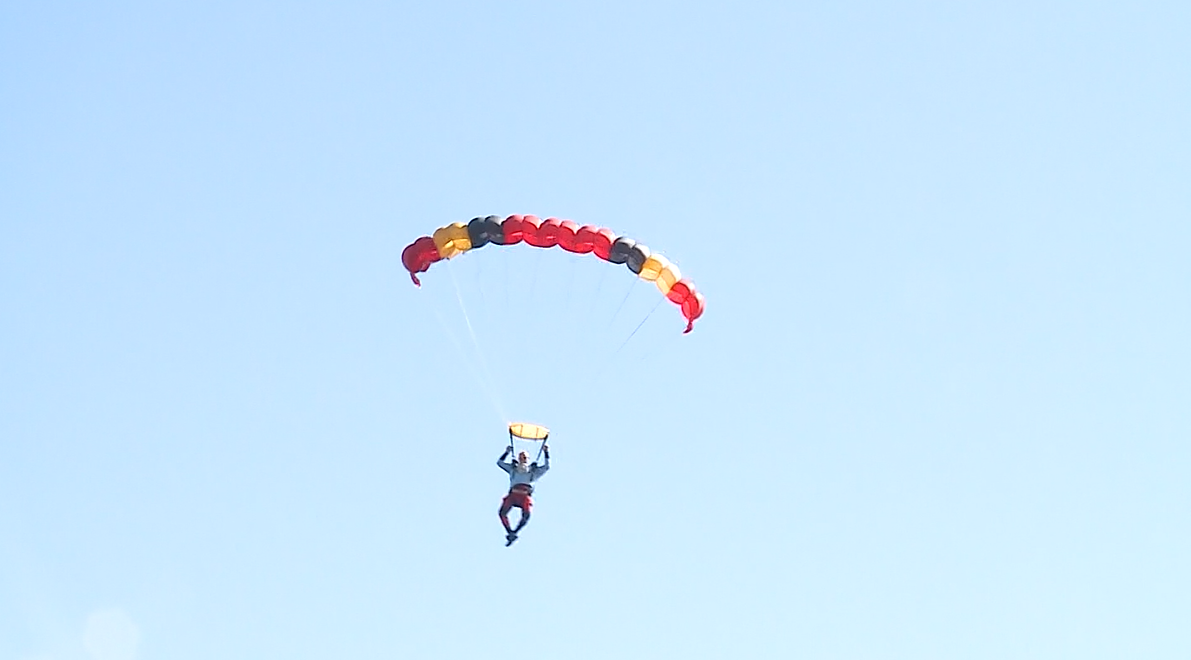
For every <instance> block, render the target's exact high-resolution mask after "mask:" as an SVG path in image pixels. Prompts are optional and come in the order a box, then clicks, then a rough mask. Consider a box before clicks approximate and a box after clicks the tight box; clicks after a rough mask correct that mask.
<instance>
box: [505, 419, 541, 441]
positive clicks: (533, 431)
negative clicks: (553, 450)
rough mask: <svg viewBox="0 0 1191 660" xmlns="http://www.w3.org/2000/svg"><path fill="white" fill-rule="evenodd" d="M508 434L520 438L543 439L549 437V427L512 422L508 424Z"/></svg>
mask: <svg viewBox="0 0 1191 660" xmlns="http://www.w3.org/2000/svg"><path fill="white" fill-rule="evenodd" d="M509 435H512V436H516V437H518V438H521V439H522V440H545V439H546V438H548V437H550V429H548V428H546V427H545V426H538V425H537V424H528V423H526V422H513V423H512V424H509Z"/></svg>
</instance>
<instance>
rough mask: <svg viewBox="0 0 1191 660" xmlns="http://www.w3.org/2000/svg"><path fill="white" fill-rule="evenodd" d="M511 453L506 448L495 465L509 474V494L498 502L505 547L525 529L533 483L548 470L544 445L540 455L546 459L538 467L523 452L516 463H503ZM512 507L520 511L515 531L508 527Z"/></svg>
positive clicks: (546, 449) (545, 446)
mask: <svg viewBox="0 0 1191 660" xmlns="http://www.w3.org/2000/svg"><path fill="white" fill-rule="evenodd" d="M511 453H513V445H509V446H508V447H506V448H505V453H503V454H501V455H500V458H498V459H496V465H497V466H498V467H500V469H502V470H504V471H505V472H508V473H509V492H508V494H507V495H505V496H504V499H503V500H501V502H500V524H502V525H504V527H505V532H506V535H505V541H506V542H505V547H508V546H510V545H513V541H516V540H517V534H518V532H520V531H521V528H523V527H525V523H527V522H529V514H530V510H531V509H533V497H532V495H533V482H535V481H537V480H538V479H540V478H541V477H542V475H543V474H546V471H547V470H549V469H550V447H549V446H547V445H545V444H543V445H542V454H543V455H544V456H545V457H546V461H545V463H543V464H542V465H538V464H537V463H536V462H534V463H532V464H530V462H529V454H526V453H525V452H521V453H520V454H517V461H516V462H514V461H508V462H505V458H507V457H508V456H509V454H511ZM513 507H517V508H518V509H521V520H520V521H519V522H518V523H517V528H516V529H513V528H512V527H510V526H509V511H510V510H512V508H513Z"/></svg>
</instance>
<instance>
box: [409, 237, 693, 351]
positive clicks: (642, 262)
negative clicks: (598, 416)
mask: <svg viewBox="0 0 1191 660" xmlns="http://www.w3.org/2000/svg"><path fill="white" fill-rule="evenodd" d="M490 243H491V244H495V245H516V244H518V243H525V244H526V245H529V246H531V247H538V248H552V247H556V246H557V247H561V248H562V249H564V250H566V251H567V252H574V253H577V254H588V253H591V254H594V255H595V256H597V257H599V258H600V259H603V260H604V261H607V262H609V263H613V264H624V265H625V266H626V267H627V268H628V269H629V271H631V272H632V273H633V274H634V275H636V276H637V277H640V278H641V279H643V280H646V281H649V282H653V283H654V284H655V285H656V286H657V288H658V290H659V291H661V292H662V295H664V296H666V298H667V299H668V300H670V302H672V303H674V304H675V305H678V307H679V309H681V310H682V315H683V317H685V318H686V321H687V326H686V330H684V331H683V332H684V333H686V332H690V331H691V330H692V329H694V327H695V320H696V319H698V318H699V317H700V316H702V315H703V309H704V306H705V305H704V300H703V294H701V293H699V292H698V291H696V290H695V285H694V284H693V283H692V282H691V281H690V280H688V279H685V278H683V277H682V273H681V272H679V270H678V266H676V265H674V264H673V263H671V262H670V260H669V259H667V258H666V257H664V256H662V255H661V254H660V253H657V252H653V251H651V250H650V249H649V248H648V247H646V246H644V245H642V244H640V243H638V242H636V241H634V240H633V239H631V238H625V237H623V236H617V235H616V234H615V233H614V232H613V231H612V230H611V229H607V228H604V227H596V226H594V225H583V226H579V225H578V224H576V223H574V222H572V221H570V220H559V219H558V218H546V219H545V220H541V219H539V218H538V217H537V216H533V215H525V216H522V215H510V216H509V217H507V218H504V219H503V220H502V219H501V218H500V216H495V215H490V216H488V217H486V218H474V219H472V221H471V222H469V223H467V224H464V223H462V222H455V223H452V224H449V225H447V226H445V227H439V228H438V229H437V230H435V232H434V234H433V235H432V236H423V237H421V238H419V239H418V240H416V241H414V242H413V243H410V244H409V245H408V246H406V248H405V250H404V251H402V253H401V263H402V264H403V265H404V266H405V269H406V270H408V271H409V276H410V279H412V280H413V282H414V284H415V285H418V286H421V285H422V283H421V281H419V280H418V273H424V272H426V271H427V270H429V268H430V266H431V265H432V264H434V263H435V262H438V261H441V260H443V259H452V258H454V257H457V256H459V255H461V254H463V253H464V252H467V251H468V250H475V249H478V248H482V247H484V246H485V245H488V244H490Z"/></svg>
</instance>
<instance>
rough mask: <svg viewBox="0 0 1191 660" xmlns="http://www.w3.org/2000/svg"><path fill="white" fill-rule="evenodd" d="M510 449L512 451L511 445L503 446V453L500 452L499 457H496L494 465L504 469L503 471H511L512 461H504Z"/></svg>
mask: <svg viewBox="0 0 1191 660" xmlns="http://www.w3.org/2000/svg"><path fill="white" fill-rule="evenodd" d="M512 451H513V446H512V445H509V446H508V447H505V453H503V454H501V455H500V458H498V459H496V467H498V468H500V469H502V470H504V471H505V472H512V471H513V462H512V461H509V462H508V463H505V459H506V458H508V456H509V453H510V452H512Z"/></svg>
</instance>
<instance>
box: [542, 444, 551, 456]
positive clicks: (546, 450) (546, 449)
mask: <svg viewBox="0 0 1191 660" xmlns="http://www.w3.org/2000/svg"><path fill="white" fill-rule="evenodd" d="M542 453H543V454H545V455H546V458H550V445H542Z"/></svg>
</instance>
